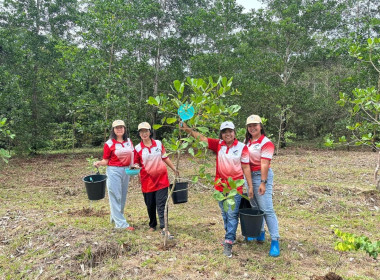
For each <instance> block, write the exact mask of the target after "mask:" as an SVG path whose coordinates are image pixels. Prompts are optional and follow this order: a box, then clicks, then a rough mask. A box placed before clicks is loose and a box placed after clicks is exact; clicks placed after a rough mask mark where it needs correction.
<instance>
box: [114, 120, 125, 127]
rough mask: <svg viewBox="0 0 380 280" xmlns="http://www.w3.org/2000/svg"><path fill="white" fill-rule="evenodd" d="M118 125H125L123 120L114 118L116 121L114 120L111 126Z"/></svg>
mask: <svg viewBox="0 0 380 280" xmlns="http://www.w3.org/2000/svg"><path fill="white" fill-rule="evenodd" d="M119 125H122V126H124V127H125V123H124V121H122V120H116V121H114V122H113V123H112V127H116V126H119Z"/></svg>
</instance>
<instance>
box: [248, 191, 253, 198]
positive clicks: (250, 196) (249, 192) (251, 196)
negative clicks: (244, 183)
mask: <svg viewBox="0 0 380 280" xmlns="http://www.w3.org/2000/svg"><path fill="white" fill-rule="evenodd" d="M248 197H249V199H253V188H249V190H248Z"/></svg>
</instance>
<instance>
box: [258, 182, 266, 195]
mask: <svg viewBox="0 0 380 280" xmlns="http://www.w3.org/2000/svg"><path fill="white" fill-rule="evenodd" d="M264 193H265V183H264V182H262V183H261V184H260V187H259V194H260V195H263V194H264Z"/></svg>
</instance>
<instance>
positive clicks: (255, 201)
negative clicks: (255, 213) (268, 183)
mask: <svg viewBox="0 0 380 280" xmlns="http://www.w3.org/2000/svg"><path fill="white" fill-rule="evenodd" d="M249 204H251V207H252V208H253V209H257V210H260V211H261V209H260V207H259V203H258V202H257V200H256V198H255V197H253V198H251V199H250V200H249Z"/></svg>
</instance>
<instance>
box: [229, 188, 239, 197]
mask: <svg viewBox="0 0 380 280" xmlns="http://www.w3.org/2000/svg"><path fill="white" fill-rule="evenodd" d="M237 194H238V192H237V190H236V189H235V190H231V191H230V192H229V193H228V197H235V195H237Z"/></svg>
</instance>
